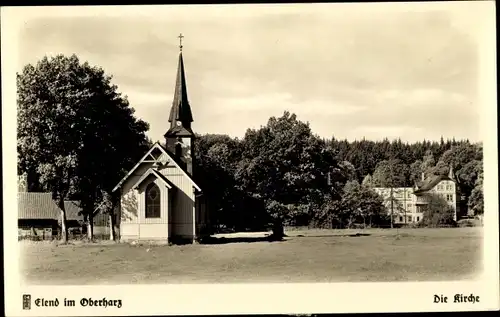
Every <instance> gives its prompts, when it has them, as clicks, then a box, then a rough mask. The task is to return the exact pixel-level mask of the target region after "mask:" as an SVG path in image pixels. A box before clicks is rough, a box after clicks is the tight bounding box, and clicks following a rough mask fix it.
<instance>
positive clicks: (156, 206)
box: [146, 183, 161, 218]
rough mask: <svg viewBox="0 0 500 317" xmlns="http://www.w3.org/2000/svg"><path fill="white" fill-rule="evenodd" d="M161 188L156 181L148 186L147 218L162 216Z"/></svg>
mask: <svg viewBox="0 0 500 317" xmlns="http://www.w3.org/2000/svg"><path fill="white" fill-rule="evenodd" d="M160 198H161V195H160V188H159V187H158V185H156V184H155V183H151V184H149V185H148V187H146V218H160V217H161V211H160V208H161V204H160Z"/></svg>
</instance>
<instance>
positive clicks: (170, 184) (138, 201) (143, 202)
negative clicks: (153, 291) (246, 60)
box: [113, 36, 208, 243]
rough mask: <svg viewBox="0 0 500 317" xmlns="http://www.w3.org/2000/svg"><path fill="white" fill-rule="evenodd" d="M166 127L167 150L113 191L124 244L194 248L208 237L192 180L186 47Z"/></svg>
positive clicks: (151, 155)
mask: <svg viewBox="0 0 500 317" xmlns="http://www.w3.org/2000/svg"><path fill="white" fill-rule="evenodd" d="M180 38H181V40H182V36H181V37H180ZM168 121H169V122H170V127H169V129H168V131H167V132H166V133H165V139H166V147H164V146H162V145H161V144H160V143H158V142H157V143H155V144H154V145H153V146H152V147H151V148H150V149H149V151H147V153H146V154H145V155H144V156H143V157H142V158H141V159H140V160H139V162H137V164H136V165H135V166H134V167H133V168H132V169H131V170H130V171H129V172H128V173H127V175H125V176H124V177H123V179H121V180H120V182H119V183H118V184H117V185H116V186H115V188H114V189H113V191H114V192H118V193H119V194H120V197H121V199H120V202H119V205H118V206H117V215H118V217H117V218H118V219H119V221H120V224H119V226H120V240H123V241H130V240H163V241H168V242H172V243H194V242H195V241H197V240H198V239H200V238H202V237H203V236H204V235H206V234H207V228H208V214H207V208H206V203H205V197H204V196H203V195H202V191H201V188H200V187H199V186H198V185H197V184H196V183H195V181H194V180H193V153H192V151H191V144H192V142H193V139H194V137H195V134H194V133H193V131H192V129H191V123H192V122H193V116H192V112H191V107H190V105H189V101H188V96H187V88H186V76H185V72H184V61H183V57H182V43H181V45H180V53H179V65H178V70H177V79H176V83H175V92H174V98H173V103H172V108H171V110H170V117H169V120H168Z"/></svg>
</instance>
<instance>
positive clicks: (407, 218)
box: [373, 187, 422, 224]
mask: <svg viewBox="0 0 500 317" xmlns="http://www.w3.org/2000/svg"><path fill="white" fill-rule="evenodd" d="M373 190H374V191H375V192H376V193H378V194H379V195H380V196H382V198H383V199H384V205H385V207H386V210H387V213H388V214H389V215H391V214H392V218H393V222H394V224H408V223H413V222H419V221H420V220H421V219H422V214H421V213H418V214H417V213H416V209H415V195H414V194H413V190H414V189H413V188H412V187H397V188H393V189H392V204H391V188H386V187H375V188H373Z"/></svg>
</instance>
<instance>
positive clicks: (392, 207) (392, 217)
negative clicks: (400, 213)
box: [391, 184, 394, 229]
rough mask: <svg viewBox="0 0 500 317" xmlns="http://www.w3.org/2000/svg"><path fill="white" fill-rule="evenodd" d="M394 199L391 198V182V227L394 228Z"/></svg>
mask: <svg viewBox="0 0 500 317" xmlns="http://www.w3.org/2000/svg"><path fill="white" fill-rule="evenodd" d="M393 222H394V199H393V188H392V184H391V229H392V228H394V224H393Z"/></svg>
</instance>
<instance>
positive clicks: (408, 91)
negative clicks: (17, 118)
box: [15, 2, 485, 142]
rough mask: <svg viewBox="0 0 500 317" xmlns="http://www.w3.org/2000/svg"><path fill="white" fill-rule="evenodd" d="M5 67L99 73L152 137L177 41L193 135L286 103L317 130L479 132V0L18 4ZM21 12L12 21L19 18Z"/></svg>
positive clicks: (264, 116)
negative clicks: (73, 60) (55, 64)
mask: <svg viewBox="0 0 500 317" xmlns="http://www.w3.org/2000/svg"><path fill="white" fill-rule="evenodd" d="M23 13H24V14H23V15H22V19H21V20H20V21H22V23H19V24H18V25H19V29H18V32H17V33H15V34H16V36H17V43H18V55H17V59H16V66H17V71H20V70H21V69H22V67H23V66H24V65H26V64H28V63H36V61H37V60H39V59H41V58H42V57H43V56H44V55H48V56H51V55H55V54H59V53H62V54H73V53H75V54H76V55H77V56H78V57H79V58H80V59H81V60H82V61H88V62H89V63H90V64H93V65H96V66H100V67H102V68H103V69H104V70H105V72H106V73H107V74H110V75H113V80H112V82H113V83H114V84H116V85H117V86H118V89H119V91H120V92H121V93H123V94H124V95H126V96H127V97H128V99H129V101H130V103H131V105H132V106H133V107H134V109H135V110H136V112H135V114H136V116H137V117H139V118H141V119H143V120H145V121H146V122H148V123H149V124H150V131H149V132H148V135H149V137H151V138H152V139H153V141H156V140H162V139H163V134H164V133H165V132H166V130H167V128H168V125H169V123H168V115H169V111H170V107H171V103H172V98H173V92H174V83H175V76H176V68H177V63H178V54H179V47H178V46H179V39H178V38H177V36H178V35H179V33H182V34H183V35H184V36H185V37H184V39H183V46H184V48H183V56H184V62H185V70H186V78H187V89H188V95H189V101H190V104H191V107H192V112H193V117H194V122H193V129H194V131H195V132H198V133H201V134H204V133H220V134H228V135H230V136H233V137H240V138H241V137H242V136H244V134H245V131H246V130H247V128H259V127H260V126H261V125H265V124H266V123H267V120H268V119H269V117H271V116H281V115H282V114H283V113H284V111H290V112H292V113H295V114H296V115H297V117H298V119H299V120H302V121H307V122H309V124H310V126H311V129H312V131H313V132H314V133H315V134H318V135H320V136H321V137H325V138H330V137H332V136H335V137H336V138H339V139H344V138H346V139H348V140H355V139H361V138H363V137H365V138H366V139H372V140H379V139H382V138H385V137H387V138H389V139H394V138H401V139H402V140H403V141H408V142H414V141H418V140H423V139H427V140H439V139H440V137H441V136H443V137H444V138H445V139H447V138H453V137H454V138H456V139H464V138H468V139H470V140H471V141H479V140H481V139H482V137H481V131H480V125H481V116H480V115H481V102H482V101H481V100H482V99H481V98H480V97H481V96H480V89H479V86H480V85H479V82H480V74H481V73H480V65H481V63H480V62H481V61H480V56H481V54H480V48H481V47H482V46H481V45H480V44H481V43H480V39H481V38H482V35H484V32H485V27H484V25H483V24H482V23H481V21H482V20H483V18H484V10H480V8H479V6H477V3H472V4H471V3H467V2H458V3H448V4H444V3H441V4H436V5H431V4H429V3H422V4H413V5H412V4H408V3H406V4H404V3H403V4H394V3H393V4H389V3H379V4H377V3H372V4H304V5H298V4H294V5H277V4H275V5H205V6H141V7H125V6H124V7H106V6H101V7H80V8H79V7H53V8H50V7H46V8H31V9H30V8H25V11H24V12H23ZM19 16H21V15H19Z"/></svg>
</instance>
